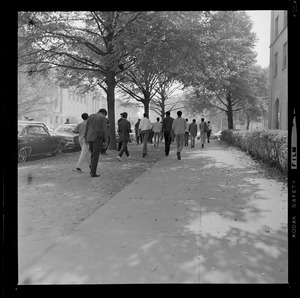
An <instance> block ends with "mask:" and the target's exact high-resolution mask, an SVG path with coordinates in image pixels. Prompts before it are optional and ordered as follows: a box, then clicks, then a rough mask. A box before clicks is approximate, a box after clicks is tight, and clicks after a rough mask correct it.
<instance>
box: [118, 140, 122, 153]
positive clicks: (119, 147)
mask: <svg viewBox="0 0 300 298" xmlns="http://www.w3.org/2000/svg"><path fill="white" fill-rule="evenodd" d="M121 147H122V142H120V141H119V144H118V151H120V150H121Z"/></svg>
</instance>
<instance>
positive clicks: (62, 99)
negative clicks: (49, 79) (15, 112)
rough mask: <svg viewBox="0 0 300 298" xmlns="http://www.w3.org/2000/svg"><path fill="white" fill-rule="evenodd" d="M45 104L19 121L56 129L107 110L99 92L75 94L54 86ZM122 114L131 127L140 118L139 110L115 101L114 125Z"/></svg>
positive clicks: (105, 102) (105, 100)
mask: <svg viewBox="0 0 300 298" xmlns="http://www.w3.org/2000/svg"><path fill="white" fill-rule="evenodd" d="M46 102H47V104H44V109H43V110H40V111H39V112H32V113H28V114H27V115H24V116H22V117H20V120H25V119H32V120H35V121H42V122H44V123H45V124H46V125H47V126H48V127H49V128H51V129H56V128H57V127H58V126H59V125H60V124H63V123H65V122H66V119H69V122H70V123H79V122H81V121H82V119H81V114H82V113H88V114H89V115H90V114H93V113H97V112H98V111H99V109H101V108H104V109H106V110H107V99H106V96H104V95H103V94H101V93H100V92H94V93H85V94H80V93H76V91H73V90H72V89H66V88H61V87H59V86H57V85H54V86H53V87H52V88H51V91H50V92H49V93H48V94H47V96H46ZM122 112H127V113H128V120H129V121H130V122H131V124H132V125H133V124H134V123H136V121H137V119H138V118H140V114H141V113H140V109H139V108H124V107H122V106H121V103H120V102H119V101H118V100H116V101H115V123H116V125H117V120H118V119H119V118H120V117H121V116H120V114H121V113H122Z"/></svg>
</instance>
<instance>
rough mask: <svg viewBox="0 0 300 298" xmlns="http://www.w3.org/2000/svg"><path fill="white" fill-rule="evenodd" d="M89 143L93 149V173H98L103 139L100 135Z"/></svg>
mask: <svg viewBox="0 0 300 298" xmlns="http://www.w3.org/2000/svg"><path fill="white" fill-rule="evenodd" d="M89 145H90V150H91V174H96V171H97V166H98V161H99V155H100V152H101V149H102V147H103V140H102V138H101V137H99V136H98V137H97V138H96V139H95V140H94V141H91V142H89Z"/></svg>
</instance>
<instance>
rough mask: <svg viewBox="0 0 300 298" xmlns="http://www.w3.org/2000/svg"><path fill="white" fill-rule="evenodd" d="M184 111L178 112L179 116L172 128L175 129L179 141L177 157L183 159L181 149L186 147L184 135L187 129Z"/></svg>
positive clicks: (176, 138)
mask: <svg viewBox="0 0 300 298" xmlns="http://www.w3.org/2000/svg"><path fill="white" fill-rule="evenodd" d="M181 115H182V112H181V111H178V112H177V116H178V117H177V118H176V119H174V121H173V124H172V129H173V130H174V134H175V140H176V143H177V159H178V160H180V159H181V151H182V149H183V147H184V135H185V130H186V121H185V119H184V118H182V117H181Z"/></svg>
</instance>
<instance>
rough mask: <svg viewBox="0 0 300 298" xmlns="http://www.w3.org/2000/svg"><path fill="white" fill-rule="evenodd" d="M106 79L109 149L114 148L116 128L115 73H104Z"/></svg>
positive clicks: (115, 144)
mask: <svg viewBox="0 0 300 298" xmlns="http://www.w3.org/2000/svg"><path fill="white" fill-rule="evenodd" d="M106 80H107V109H108V111H107V112H108V120H109V137H110V142H109V149H111V150H116V149H117V143H116V129H115V125H116V124H115V87H116V80H115V73H114V72H112V71H110V72H108V74H107V75H106Z"/></svg>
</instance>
